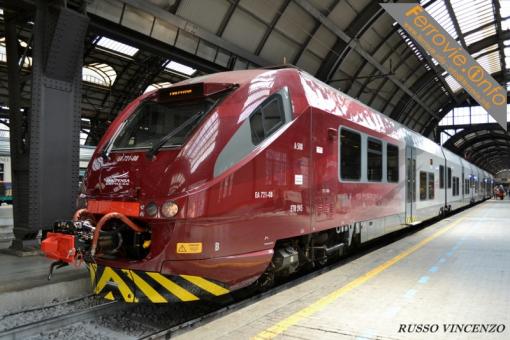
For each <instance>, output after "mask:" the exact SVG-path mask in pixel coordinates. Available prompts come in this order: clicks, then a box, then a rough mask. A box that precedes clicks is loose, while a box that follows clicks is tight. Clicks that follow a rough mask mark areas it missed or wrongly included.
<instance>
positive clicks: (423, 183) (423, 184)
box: [420, 171, 427, 201]
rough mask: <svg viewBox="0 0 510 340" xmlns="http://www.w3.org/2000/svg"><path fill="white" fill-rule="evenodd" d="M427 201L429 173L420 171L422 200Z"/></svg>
mask: <svg viewBox="0 0 510 340" xmlns="http://www.w3.org/2000/svg"><path fill="white" fill-rule="evenodd" d="M426 199H427V173H426V172H423V171H420V200H421V201H423V200H426Z"/></svg>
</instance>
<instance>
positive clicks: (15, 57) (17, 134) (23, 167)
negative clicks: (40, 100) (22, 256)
mask: <svg viewBox="0 0 510 340" xmlns="http://www.w3.org/2000/svg"><path fill="white" fill-rule="evenodd" d="M17 17H18V15H17V13H16V12H12V11H6V12H5V33H6V41H5V42H6V53H7V78H8V83H9V84H8V86H9V129H10V134H9V135H10V144H11V176H12V196H13V218H14V225H15V226H16V227H17V228H14V236H15V241H14V243H13V245H12V246H13V247H14V248H16V249H20V248H22V247H23V243H22V242H23V241H24V240H31V239H32V240H34V239H35V237H36V234H34V231H33V230H31V229H30V228H29V227H28V204H27V202H28V192H29V190H28V150H27V145H26V143H25V141H26V132H27V131H26V127H25V126H26V124H25V123H26V119H25V117H24V116H23V114H22V112H21V83H20V72H21V67H20V66H19V59H20V56H19V53H18V52H19V51H18V34H17V29H16V27H17V22H16V21H17ZM27 242H28V241H26V242H25V245H26V243H27Z"/></svg>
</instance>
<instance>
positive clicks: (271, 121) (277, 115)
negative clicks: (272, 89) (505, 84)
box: [250, 96, 285, 145]
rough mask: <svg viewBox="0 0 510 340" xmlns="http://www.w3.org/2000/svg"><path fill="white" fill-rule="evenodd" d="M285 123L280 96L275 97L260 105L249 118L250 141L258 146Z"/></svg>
mask: <svg viewBox="0 0 510 340" xmlns="http://www.w3.org/2000/svg"><path fill="white" fill-rule="evenodd" d="M284 122H285V114H284V110H283V103H282V99H281V97H280V96H275V97H274V98H272V99H271V100H270V101H268V102H267V103H266V104H264V105H262V106H261V107H260V108H258V109H257V111H255V112H254V113H253V114H252V115H251V116H250V127H251V140H252V142H253V144H254V145H257V144H260V142H262V141H263V140H264V139H266V138H267V137H269V136H270V135H271V134H272V133H273V132H275V131H276V130H277V129H278V128H279V127H280V126H282V125H283V123H284Z"/></svg>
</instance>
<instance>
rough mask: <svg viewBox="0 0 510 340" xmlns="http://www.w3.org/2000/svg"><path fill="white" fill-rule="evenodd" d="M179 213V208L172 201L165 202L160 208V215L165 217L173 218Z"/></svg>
mask: <svg viewBox="0 0 510 340" xmlns="http://www.w3.org/2000/svg"><path fill="white" fill-rule="evenodd" d="M178 212H179V206H178V205H177V204H176V203H175V202H173V201H166V202H165V203H164V204H163V205H162V206H161V214H162V215H163V216H165V217H174V216H175V215H177V213H178Z"/></svg>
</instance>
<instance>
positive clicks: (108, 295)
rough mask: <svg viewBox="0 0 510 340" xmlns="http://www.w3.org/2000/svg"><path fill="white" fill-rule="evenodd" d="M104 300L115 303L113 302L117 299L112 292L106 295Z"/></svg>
mask: <svg viewBox="0 0 510 340" xmlns="http://www.w3.org/2000/svg"><path fill="white" fill-rule="evenodd" d="M104 298H105V299H106V300H112V301H113V300H115V297H114V296H113V293H112V292H108V294H106V295H105V296H104Z"/></svg>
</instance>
